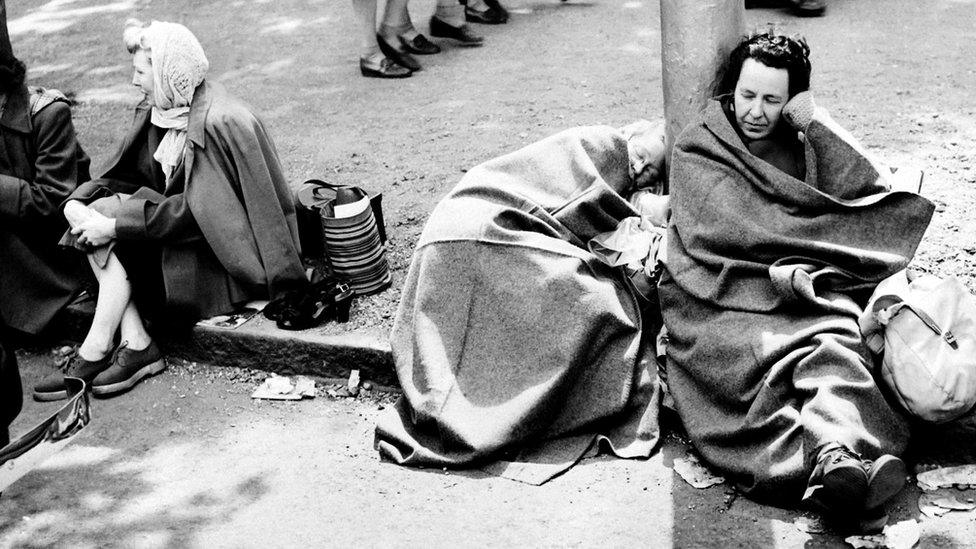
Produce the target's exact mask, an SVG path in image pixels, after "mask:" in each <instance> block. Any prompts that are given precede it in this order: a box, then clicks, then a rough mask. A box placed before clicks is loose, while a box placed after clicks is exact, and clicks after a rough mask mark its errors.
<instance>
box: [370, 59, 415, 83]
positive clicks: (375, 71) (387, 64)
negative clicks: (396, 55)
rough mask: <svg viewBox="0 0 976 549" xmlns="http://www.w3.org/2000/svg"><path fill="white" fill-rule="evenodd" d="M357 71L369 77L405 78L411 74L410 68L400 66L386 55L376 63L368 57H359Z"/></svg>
mask: <svg viewBox="0 0 976 549" xmlns="http://www.w3.org/2000/svg"><path fill="white" fill-rule="evenodd" d="M359 72H361V73H363V76H368V77H370V78H406V77H408V76H410V75H411V74H413V71H412V70H410V69H408V68H406V67H401V66H400V65H397V64H396V63H395V62H393V60H392V59H388V58H386V57H384V58H383V60H382V61H380V62H379V63H377V64H373V63H372V62H370V61H369V60H368V59H363V58H360V59H359Z"/></svg>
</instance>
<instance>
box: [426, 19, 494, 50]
mask: <svg viewBox="0 0 976 549" xmlns="http://www.w3.org/2000/svg"><path fill="white" fill-rule="evenodd" d="M430 35H431V36H437V37H439V38H451V39H453V40H457V41H458V42H459V43H460V45H462V46H480V45H481V44H482V43H483V42H484V41H485V39H484V38H482V37H480V36H478V35H477V34H475V33H473V32H471V28H470V27H468V25H461V26H460V27H455V26H453V25H448V24H447V23H445V22H444V21H441V20H440V19H438V18H437V16H434V17H431V18H430Z"/></svg>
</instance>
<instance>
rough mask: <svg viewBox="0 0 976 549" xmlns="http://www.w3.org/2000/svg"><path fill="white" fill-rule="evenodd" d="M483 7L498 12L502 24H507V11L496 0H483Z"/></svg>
mask: <svg viewBox="0 0 976 549" xmlns="http://www.w3.org/2000/svg"><path fill="white" fill-rule="evenodd" d="M485 5H486V6H488V7H489V8H490V9H493V10H495V11H496V12H498V14H499V16H500V17H501V18H502V23H508V10H507V9H505V6H503V5H502V3H501V2H499V1H498V0H485Z"/></svg>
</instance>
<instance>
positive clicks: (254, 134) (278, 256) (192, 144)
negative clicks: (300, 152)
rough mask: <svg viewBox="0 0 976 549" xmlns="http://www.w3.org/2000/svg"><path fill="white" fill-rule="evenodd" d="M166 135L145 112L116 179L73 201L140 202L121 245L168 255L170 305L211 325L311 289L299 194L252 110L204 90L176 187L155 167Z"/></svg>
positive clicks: (119, 221) (197, 97)
mask: <svg viewBox="0 0 976 549" xmlns="http://www.w3.org/2000/svg"><path fill="white" fill-rule="evenodd" d="M162 135H163V134H162V131H161V130H159V128H156V127H154V126H152V124H151V123H150V108H149V106H148V105H147V104H145V103H142V104H140V105H139V106H137V107H136V112H135V118H134V121H133V124H132V127H131V128H130V130H129V132H128V134H127V135H126V137H125V139H124V141H123V143H122V147H121V148H120V149H119V152H118V154H117V155H116V156H115V157H114V158H113V159H112V160H111V161H110V164H109V166H110V167H109V168H108V170H106V172H105V174H104V175H103V176H102V177H101V178H99V179H97V180H93V181H91V182H89V183H87V184H85V185H82V186H80V187H79V188H78V190H77V191H76V192H75V193H74V194H73V195H72V197H71V198H72V199H78V200H81V201H82V202H86V203H87V202H91V201H92V200H94V199H97V198H100V197H103V196H107V195H109V194H111V193H126V194H132V196H131V197H129V198H128V199H127V200H124V201H123V202H122V203H121V205H120V206H119V208H118V211H117V212H116V214H115V218H116V234H117V240H118V242H119V244H120V245H123V246H124V245H125V244H126V243H131V242H136V241H139V242H143V243H155V244H157V245H158V246H159V248H160V249H161V253H162V256H161V262H162V263H161V268H162V280H163V286H164V290H165V299H166V305H167V306H168V307H176V308H179V309H180V310H181V311H182V312H186V313H189V314H191V315H192V316H198V317H199V316H210V315H213V314H218V313H224V312H227V311H229V310H231V309H232V308H233V307H234V306H235V305H237V304H239V303H240V302H242V301H246V300H248V299H264V298H274V297H277V296H279V295H281V294H282V293H283V292H285V291H287V290H289V289H292V288H294V287H296V286H297V285H299V284H302V283H304V280H305V277H304V269H303V267H302V263H301V259H300V257H299V254H300V248H299V244H298V229H297V225H296V220H295V209H294V204H293V202H292V199H291V191H290V189H289V187H288V183H287V182H286V181H285V178H284V175H283V173H282V171H281V166H280V164H279V162H278V153H277V151H276V150H275V148H274V144H273V143H272V141H271V138H270V136H268V134H267V132H266V131H265V129H264V125H263V124H262V123H261V121H260V120H259V119H258V118H257V117H256V116H255V115H254V114H253V113H252V112H251V111H250V109H249V108H248V107H247V106H246V105H244V104H243V103H242V102H240V101H239V100H237V99H235V98H233V97H231V96H230V95H228V94H227V92H226V91H225V90H224V88H223V87H222V86H220V85H219V84H212V83H208V82H204V83H202V84H200V86H199V87H198V88H197V89H196V91H195V93H194V96H193V103H192V104H191V106H190V119H189V124H188V127H187V147H186V152H185V154H184V157H183V164H182V166H181V167H180V168H178V170H177V172H178V173H176V174H175V175H174V178H173V181H172V182H171V183H170V185H169V186H168V187H167V186H166V183H165V180H164V179H163V176H162V170H161V167H160V166H159V163H158V162H156V161H154V160H153V159H152V153H153V151H155V149H156V146H157V145H158V143H159V139H161V137H162ZM180 172H181V173H182V177H180ZM201 237H202V240H201ZM123 263H125V262H124V261H123Z"/></svg>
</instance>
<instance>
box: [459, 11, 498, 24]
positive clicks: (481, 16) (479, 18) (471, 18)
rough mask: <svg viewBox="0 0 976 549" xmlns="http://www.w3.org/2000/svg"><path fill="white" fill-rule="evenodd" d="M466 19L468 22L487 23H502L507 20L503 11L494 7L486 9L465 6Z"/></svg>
mask: <svg viewBox="0 0 976 549" xmlns="http://www.w3.org/2000/svg"><path fill="white" fill-rule="evenodd" d="M464 20H465V21H467V22H468V23H482V24H485V25H501V24H504V23H505V22H506V21H507V19H506V18H505V17H504V16H503V15H502V14H501V12H499V11H498V10H494V9H492V8H488V9H486V10H485V11H477V10H473V9H471V8H464Z"/></svg>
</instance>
